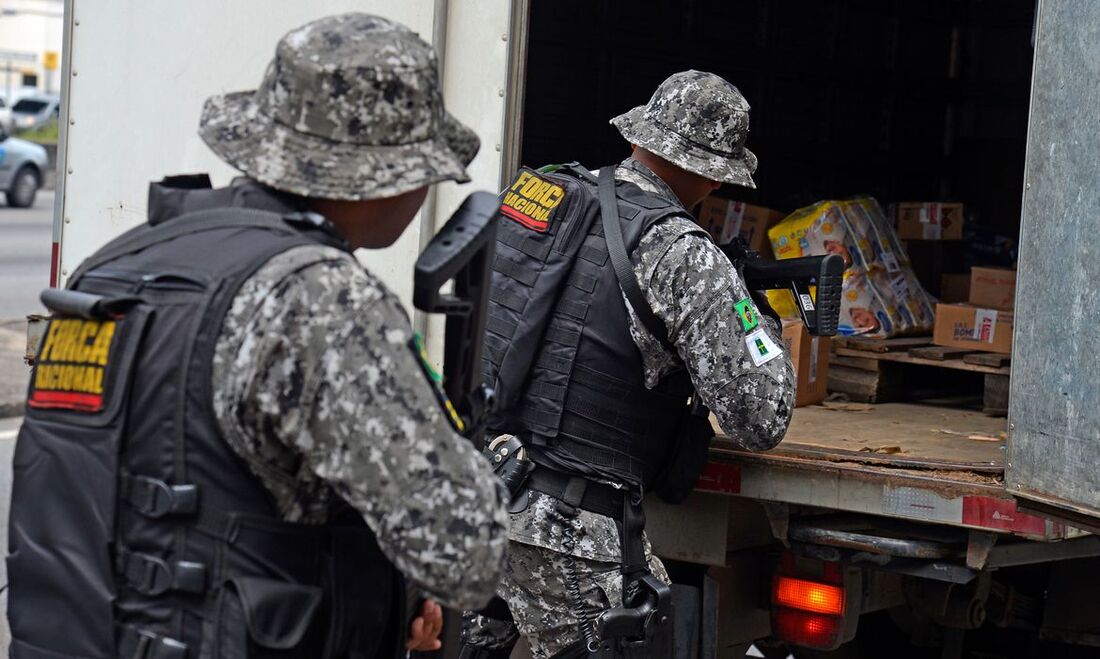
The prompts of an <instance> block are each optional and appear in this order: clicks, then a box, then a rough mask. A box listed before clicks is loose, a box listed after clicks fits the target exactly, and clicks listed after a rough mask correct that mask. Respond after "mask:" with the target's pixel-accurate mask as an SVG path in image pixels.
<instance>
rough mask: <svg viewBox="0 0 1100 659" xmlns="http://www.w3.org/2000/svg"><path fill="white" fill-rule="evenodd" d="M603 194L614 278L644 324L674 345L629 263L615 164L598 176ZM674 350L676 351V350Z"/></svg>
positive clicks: (603, 219) (602, 208)
mask: <svg viewBox="0 0 1100 659" xmlns="http://www.w3.org/2000/svg"><path fill="white" fill-rule="evenodd" d="M599 195H600V219H601V222H602V223H603V232H604V239H605V240H606V241H607V252H608V255H609V256H610V257H611V267H612V268H613V269H614V270H615V278H616V279H618V280H619V287H620V288H622V290H623V294H624V295H626V299H627V300H629V301H630V306H631V307H633V308H634V312H635V313H637V314H638V319H639V320H641V321H642V325H644V326H645V328H646V329H647V330H648V331H649V333H650V334H652V335H653V336H654V337H656V338H657V340H658V341H660V342H661V344H662V345H664V346H665V347H666V348H669V349H671V348H672V346H671V344H670V343H669V340H668V328H666V327H665V324H664V322H662V321H661V319H660V318H658V317H657V315H656V314H654V313H653V309H651V308H650V306H649V302H648V301H646V299H645V295H643V294H642V288H641V286H639V285H638V278H637V277H636V276H635V275H634V268H633V266H632V265H631V263H630V256H629V255H628V254H627V253H626V244H625V242H624V240H623V228H622V225H621V224H620V222H619V201H618V197H617V196H616V194H615V167H614V166H608V167H604V168H603V169H601V170H600V177H599ZM673 352H675V350H673Z"/></svg>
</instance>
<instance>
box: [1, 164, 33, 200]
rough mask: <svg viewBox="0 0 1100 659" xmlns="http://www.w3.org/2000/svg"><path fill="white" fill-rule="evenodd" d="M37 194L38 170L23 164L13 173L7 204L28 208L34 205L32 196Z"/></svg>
mask: <svg viewBox="0 0 1100 659" xmlns="http://www.w3.org/2000/svg"><path fill="white" fill-rule="evenodd" d="M37 194H38V172H37V171H35V169H34V167H31V166H29V165H24V166H23V167H21V168H20V169H19V171H18V172H16V173H15V178H13V179H12V181H11V187H10V188H8V191H7V194H6V196H7V198H8V206H11V207H13V208H30V207H31V206H32V205H34V197H35V195H37Z"/></svg>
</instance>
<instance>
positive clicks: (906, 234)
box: [895, 202, 963, 240]
mask: <svg viewBox="0 0 1100 659" xmlns="http://www.w3.org/2000/svg"><path fill="white" fill-rule="evenodd" d="M895 209H896V210H895V213H896V223H897V228H898V238H901V239H902V240H962V229H963V205H962V204H942V203H939V202H921V203H911V202H906V203H900V204H897V206H896V207H895Z"/></svg>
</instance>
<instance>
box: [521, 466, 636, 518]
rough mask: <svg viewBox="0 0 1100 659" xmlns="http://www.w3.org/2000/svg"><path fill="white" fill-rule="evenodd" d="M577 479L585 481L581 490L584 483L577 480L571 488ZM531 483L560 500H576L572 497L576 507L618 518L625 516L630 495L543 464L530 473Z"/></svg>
mask: <svg viewBox="0 0 1100 659" xmlns="http://www.w3.org/2000/svg"><path fill="white" fill-rule="evenodd" d="M574 481H580V482H581V483H582V484H584V489H583V491H579V489H580V485H578V484H574V485H573V489H572V490H569V486H570V483H571V482H574ZM527 487H528V489H531V490H535V491H536V492H542V493H543V494H547V495H550V496H552V497H554V498H555V499H558V500H560V501H566V498H567V497H568V498H569V500H571V501H575V502H576V503H569V501H566V503H569V505H571V506H573V507H574V508H580V509H581V510H586V511H588V512H590V513H595V514H597V515H603V516H605V517H610V518H612V519H614V520H619V519H621V518H622V514H623V499H624V498H629V497H628V496H627V493H626V491H625V490H619V489H616V488H613V487H611V486H610V485H604V484H602V483H594V482H591V481H587V480H585V479H583V478H577V477H575V476H570V475H568V474H563V473H561V472H557V471H554V470H553V469H550V468H548V467H544V466H541V465H540V466H538V467H536V468H535V470H534V471H532V472H531V475H530V476H528V477H527ZM578 491H579V495H580V496H579V497H578Z"/></svg>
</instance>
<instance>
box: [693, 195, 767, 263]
mask: <svg viewBox="0 0 1100 659" xmlns="http://www.w3.org/2000/svg"><path fill="white" fill-rule="evenodd" d="M783 217H784V215H783V213H780V212H779V211H773V210H772V209H770V208H764V207H763V206H753V205H752V204H746V203H744V202H740V201H731V200H729V199H722V198H721V197H707V198H706V199H704V200H703V203H702V204H700V206H699V225H700V226H702V227H703V228H704V229H706V230H707V231H708V232H709V233H710V235H711V237H712V238H714V242H716V243H718V244H719V245H725V244H726V243H728V242H729V241H731V240H733V237H734V236H736V235H737V234H741V235H742V236H744V237H745V242H747V243H748V244H749V248H750V249H755V250H756V251H758V252H760V253H761V254H762V255H763V256H766V257H769V258H770V257H771V255H772V249H771V243H770V242H769V241H768V229H770V228H771V227H772V225H774V224H775V223H776V222H778V221H779V220H781V219H783Z"/></svg>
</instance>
